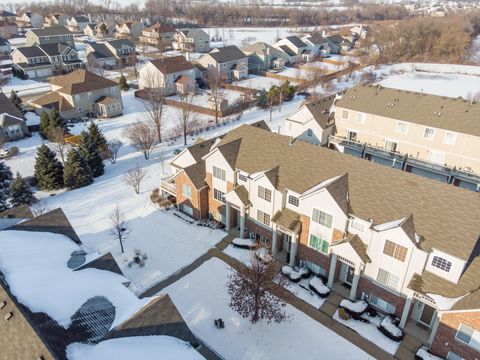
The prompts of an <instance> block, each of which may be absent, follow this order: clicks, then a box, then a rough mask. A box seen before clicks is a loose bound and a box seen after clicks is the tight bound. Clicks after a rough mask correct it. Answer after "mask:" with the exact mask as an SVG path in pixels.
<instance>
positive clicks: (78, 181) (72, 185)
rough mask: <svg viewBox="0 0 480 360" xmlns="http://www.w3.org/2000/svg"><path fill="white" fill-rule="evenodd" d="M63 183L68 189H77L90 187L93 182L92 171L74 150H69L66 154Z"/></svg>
mask: <svg viewBox="0 0 480 360" xmlns="http://www.w3.org/2000/svg"><path fill="white" fill-rule="evenodd" d="M63 181H64V183H65V186H66V187H67V188H69V189H77V188H80V187H82V186H87V185H90V184H91V183H92V182H93V176H92V171H91V170H90V166H88V163H87V161H86V160H85V159H84V158H83V157H82V155H80V152H79V151H78V150H76V149H71V150H70V151H69V152H68V154H67V161H66V162H65V170H64V172H63Z"/></svg>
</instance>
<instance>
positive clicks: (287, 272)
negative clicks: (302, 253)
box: [282, 265, 293, 277]
mask: <svg viewBox="0 0 480 360" xmlns="http://www.w3.org/2000/svg"><path fill="white" fill-rule="evenodd" d="M292 271H293V268H292V267H291V266H289V265H285V266H284V267H282V274H283V275H285V276H286V277H289V276H290V274H291V273H292Z"/></svg>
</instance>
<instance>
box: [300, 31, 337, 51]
mask: <svg viewBox="0 0 480 360" xmlns="http://www.w3.org/2000/svg"><path fill="white" fill-rule="evenodd" d="M301 40H302V41H303V42H304V43H305V44H307V45H308V47H309V49H310V50H311V51H312V53H313V54H314V56H316V55H322V56H326V55H328V54H330V49H329V47H328V42H327V40H326V39H325V37H324V36H322V35H321V34H319V33H314V34H312V35H305V36H304V37H302V39H301Z"/></svg>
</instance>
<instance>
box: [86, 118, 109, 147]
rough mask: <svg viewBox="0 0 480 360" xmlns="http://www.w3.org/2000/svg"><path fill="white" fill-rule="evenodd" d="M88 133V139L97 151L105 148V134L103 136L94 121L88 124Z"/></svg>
mask: <svg viewBox="0 0 480 360" xmlns="http://www.w3.org/2000/svg"><path fill="white" fill-rule="evenodd" d="M88 135H90V139H91V141H92V143H93V144H94V145H95V147H96V148H97V149H98V150H99V151H102V150H103V149H105V148H106V146H107V139H105V136H103V134H102V131H101V130H100V128H99V127H98V125H97V124H95V123H94V122H91V123H90V125H89V126H88Z"/></svg>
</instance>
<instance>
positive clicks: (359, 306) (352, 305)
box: [340, 299, 368, 320]
mask: <svg viewBox="0 0 480 360" xmlns="http://www.w3.org/2000/svg"><path fill="white" fill-rule="evenodd" d="M340 307H341V308H343V309H345V311H346V312H347V313H349V314H350V315H351V316H352V318H354V319H355V320H361V316H362V314H363V313H364V312H365V310H367V308H368V304H367V303H366V302H365V301H363V300H360V301H356V302H352V301H350V300H348V299H343V300H342V301H341V302H340Z"/></svg>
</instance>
